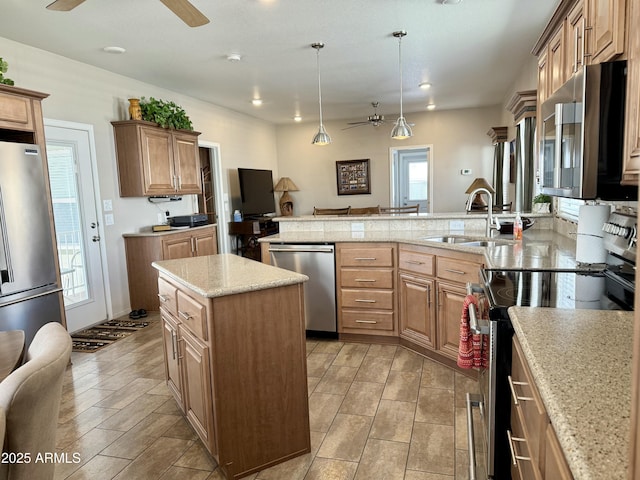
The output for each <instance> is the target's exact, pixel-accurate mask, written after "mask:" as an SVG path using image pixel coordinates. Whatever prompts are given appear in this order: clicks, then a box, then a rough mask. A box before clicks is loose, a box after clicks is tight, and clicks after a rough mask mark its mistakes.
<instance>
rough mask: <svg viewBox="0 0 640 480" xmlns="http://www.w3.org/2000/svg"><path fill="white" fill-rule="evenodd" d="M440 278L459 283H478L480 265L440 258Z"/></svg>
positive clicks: (438, 265)
mask: <svg viewBox="0 0 640 480" xmlns="http://www.w3.org/2000/svg"><path fill="white" fill-rule="evenodd" d="M436 262H437V271H438V278H443V279H446V280H451V281H453V282H458V283H467V282H477V281H478V271H479V270H480V264H479V263H475V262H466V261H464V260H458V259H455V258H446V257H438V258H437V259H436Z"/></svg>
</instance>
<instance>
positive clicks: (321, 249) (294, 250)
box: [269, 247, 333, 253]
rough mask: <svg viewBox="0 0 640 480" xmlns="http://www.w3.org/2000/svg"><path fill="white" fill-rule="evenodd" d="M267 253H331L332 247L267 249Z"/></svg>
mask: <svg viewBox="0 0 640 480" xmlns="http://www.w3.org/2000/svg"><path fill="white" fill-rule="evenodd" d="M269 252H279V253H299V252H311V253H333V247H295V248H279V247H269Z"/></svg>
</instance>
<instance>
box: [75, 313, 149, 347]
mask: <svg viewBox="0 0 640 480" xmlns="http://www.w3.org/2000/svg"><path fill="white" fill-rule="evenodd" d="M148 325H149V322H141V321H129V320H110V321H107V322H104V323H101V324H100V325H96V326H95V327H91V328H87V329H86V330H82V331H80V332H76V333H74V334H73V335H71V340H72V341H73V351H74V352H85V353H90V352H97V351H98V350H100V349H101V348H104V347H106V346H108V345H111V344H112V343H113V342H116V341H118V340H120V339H123V338H125V337H128V336H129V335H131V334H132V333H133V332H135V331H137V330H140V329H141V328H144V327H146V326H148Z"/></svg>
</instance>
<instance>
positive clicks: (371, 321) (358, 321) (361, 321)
mask: <svg viewBox="0 0 640 480" xmlns="http://www.w3.org/2000/svg"><path fill="white" fill-rule="evenodd" d="M356 323H378V322H376V321H375V320H356Z"/></svg>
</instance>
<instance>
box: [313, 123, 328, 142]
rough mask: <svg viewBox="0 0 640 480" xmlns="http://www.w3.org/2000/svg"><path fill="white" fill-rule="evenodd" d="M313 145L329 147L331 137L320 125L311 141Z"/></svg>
mask: <svg viewBox="0 0 640 480" xmlns="http://www.w3.org/2000/svg"><path fill="white" fill-rule="evenodd" d="M311 143H312V144H313V145H329V144H330V143H331V137H330V136H329V134H328V133H327V131H326V130H325V129H324V125H322V124H321V125H320V128H319V129H318V133H316V136H315V137H313V141H312V142H311Z"/></svg>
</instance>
